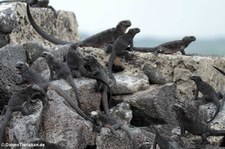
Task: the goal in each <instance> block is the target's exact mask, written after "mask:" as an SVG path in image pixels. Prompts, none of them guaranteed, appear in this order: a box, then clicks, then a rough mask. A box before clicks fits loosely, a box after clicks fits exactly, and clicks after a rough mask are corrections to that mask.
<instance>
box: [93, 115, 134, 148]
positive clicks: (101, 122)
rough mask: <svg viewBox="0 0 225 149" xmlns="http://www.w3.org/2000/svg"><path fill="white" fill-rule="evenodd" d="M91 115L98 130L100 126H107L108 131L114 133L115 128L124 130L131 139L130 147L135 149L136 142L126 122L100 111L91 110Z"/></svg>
mask: <svg viewBox="0 0 225 149" xmlns="http://www.w3.org/2000/svg"><path fill="white" fill-rule="evenodd" d="M91 117H92V118H93V120H94V122H95V124H96V125H97V126H99V127H98V129H99V130H98V131H100V129H101V128H102V127H106V128H109V129H110V131H111V132H112V133H113V134H114V135H115V134H116V131H115V130H117V129H122V130H124V131H125V132H126V133H127V135H128V137H129V139H130V140H131V141H132V149H137V144H136V142H135V139H134V136H133V134H132V132H131V131H130V128H129V126H127V125H126V124H122V123H121V122H119V120H117V119H116V118H115V117H113V116H109V115H106V114H103V113H102V112H100V111H92V112H91Z"/></svg>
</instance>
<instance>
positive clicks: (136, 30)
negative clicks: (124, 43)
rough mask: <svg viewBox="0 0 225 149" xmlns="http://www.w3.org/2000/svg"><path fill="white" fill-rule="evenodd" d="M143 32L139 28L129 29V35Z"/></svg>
mask: <svg viewBox="0 0 225 149" xmlns="http://www.w3.org/2000/svg"><path fill="white" fill-rule="evenodd" d="M140 31H141V30H140V29H139V28H131V29H129V31H128V34H131V35H136V34H137V33H139V32H140Z"/></svg>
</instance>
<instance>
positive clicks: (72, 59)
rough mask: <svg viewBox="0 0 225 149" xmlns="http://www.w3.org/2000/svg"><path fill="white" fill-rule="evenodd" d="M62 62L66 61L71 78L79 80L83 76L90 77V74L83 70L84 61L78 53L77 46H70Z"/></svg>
mask: <svg viewBox="0 0 225 149" xmlns="http://www.w3.org/2000/svg"><path fill="white" fill-rule="evenodd" d="M64 61H66V64H67V66H68V67H69V68H70V70H71V72H72V75H73V77H75V78H79V77H81V76H84V75H90V72H88V71H87V70H86V69H85V68H84V65H85V63H86V61H85V60H84V58H83V56H82V55H81V53H79V46H78V45H77V44H71V46H70V47H69V49H68V51H67V54H66V55H65V57H64Z"/></svg>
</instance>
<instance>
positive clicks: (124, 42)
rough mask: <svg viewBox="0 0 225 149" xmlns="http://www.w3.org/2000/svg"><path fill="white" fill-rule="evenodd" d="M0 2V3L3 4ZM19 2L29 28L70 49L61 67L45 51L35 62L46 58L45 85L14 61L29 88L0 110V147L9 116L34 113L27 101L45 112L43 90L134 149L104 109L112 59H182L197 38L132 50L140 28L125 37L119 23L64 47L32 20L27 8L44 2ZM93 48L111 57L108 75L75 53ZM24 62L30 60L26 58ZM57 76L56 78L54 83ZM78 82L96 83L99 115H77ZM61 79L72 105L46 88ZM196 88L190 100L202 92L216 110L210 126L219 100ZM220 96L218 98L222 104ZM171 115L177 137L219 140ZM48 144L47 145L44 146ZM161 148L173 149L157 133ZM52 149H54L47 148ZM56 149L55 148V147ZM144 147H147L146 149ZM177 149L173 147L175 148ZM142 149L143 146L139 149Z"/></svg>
mask: <svg viewBox="0 0 225 149" xmlns="http://www.w3.org/2000/svg"><path fill="white" fill-rule="evenodd" d="M3 2H16V0H14V1H3ZM3 2H0V4H1V3H3ZM21 2H26V3H27V7H26V8H27V15H28V19H29V21H30V23H31V25H32V26H33V28H34V29H35V30H36V31H37V32H38V33H39V34H40V35H41V36H42V37H43V38H45V39H46V40H48V41H50V42H52V43H54V44H69V49H68V51H67V53H66V55H64V61H59V60H57V59H56V58H55V57H54V55H53V54H52V53H50V52H47V51H44V52H42V53H41V54H40V55H39V56H41V57H43V58H45V60H46V62H47V64H48V66H49V69H50V78H49V80H45V79H44V78H43V77H42V76H40V75H39V74H38V73H36V72H35V71H34V70H33V69H32V68H31V67H29V65H28V64H27V63H25V62H20V61H18V62H17V64H16V68H17V69H18V70H19V73H20V75H21V80H20V81H19V82H18V84H24V83H25V82H26V83H28V84H29V85H31V86H29V87H27V88H25V89H22V90H20V91H18V92H16V93H14V94H13V95H12V97H11V99H10V100H9V103H8V106H5V108H4V110H3V114H5V115H4V116H3V120H2V122H1V125H0V126H1V127H0V143H2V142H3V138H4V132H5V127H6V126H7V124H8V121H9V119H10V116H11V113H12V112H14V111H21V112H22V114H23V115H27V114H30V113H32V112H33V111H29V107H30V101H31V100H32V99H34V98H37V97H38V98H40V99H41V100H42V101H43V104H44V107H47V106H48V105H49V102H48V98H47V94H46V92H47V90H49V89H53V90H55V91H56V92H57V93H58V94H59V95H60V96H62V97H64V98H65V101H64V103H65V104H66V105H67V106H69V107H70V108H71V109H73V110H74V111H76V112H77V113H78V114H80V115H81V116H82V117H83V118H84V119H86V120H88V121H90V122H91V123H92V124H93V127H94V128H97V130H99V129H101V127H108V128H109V129H110V130H111V132H112V134H114V135H115V134H116V130H117V129H119V128H120V129H123V130H124V131H126V133H127V135H128V137H129V138H130V140H131V142H132V148H133V149H137V148H138V146H137V144H136V142H135V140H134V137H133V134H132V132H131V131H130V129H129V127H128V126H127V125H125V124H122V123H121V122H120V121H119V120H117V119H116V118H115V116H114V115H113V114H111V112H110V106H109V103H110V102H111V97H112V91H111V87H112V86H114V85H115V84H116V80H115V78H114V76H113V73H112V65H113V63H114V61H115V58H116V57H125V58H126V59H129V56H130V55H129V54H130V53H129V52H132V51H138V52H154V53H155V54H158V53H162V54H173V53H176V52H178V51H180V52H181V53H182V54H183V55H185V52H184V49H185V48H186V47H188V45H189V44H190V43H191V42H193V41H195V40H196V38H195V37H194V36H186V37H184V38H183V39H182V40H176V41H171V42H167V43H164V44H161V45H158V46H156V47H153V48H150V47H146V48H145V47H134V44H133V38H134V36H135V35H136V34H137V33H139V32H140V29H139V28H131V29H129V30H128V31H127V32H126V30H127V29H128V28H129V27H130V26H131V22H130V21H129V20H123V21H120V22H119V23H118V24H117V25H116V27H114V28H109V29H107V30H104V31H102V32H100V33H97V34H95V35H93V36H91V37H88V38H86V39H84V40H83V41H80V42H72V41H71V42H68V41H63V40H61V39H57V38H55V37H53V36H51V35H49V34H48V33H46V32H45V31H44V30H42V29H41V27H39V26H38V25H37V24H36V22H35V20H34V19H33V17H32V15H31V12H30V6H31V7H49V5H48V4H49V1H48V0H46V1H38V0H30V1H29V0H25V1H22V0H21ZM89 46H91V47H94V48H105V47H106V48H107V50H106V51H108V52H110V56H109V60H108V74H109V76H108V74H107V71H105V69H104V67H103V66H102V65H101V64H100V63H99V62H98V60H97V59H96V58H95V57H94V56H91V55H88V56H85V57H84V56H83V54H82V52H81V51H80V47H89ZM28 57H30V56H29V55H28ZM215 68H216V69H217V70H218V71H219V72H221V73H222V74H223V75H225V72H223V71H222V70H221V69H219V68H217V67H215ZM55 76H56V77H55ZM79 77H88V78H92V79H96V80H97V85H96V91H98V92H100V93H101V98H102V100H101V101H102V104H101V108H100V109H101V111H99V112H97V114H96V113H95V115H94V116H93V117H91V116H89V115H88V114H86V113H84V112H83V111H82V110H81V108H80V107H81V106H80V99H79V94H80V93H79V90H78V88H77V86H76V84H75V82H74V79H73V78H79ZM108 77H111V79H112V80H113V81H112V82H110V80H108ZM61 78H62V79H64V80H66V81H67V83H68V84H69V85H71V87H72V88H73V90H74V92H75V95H76V99H75V100H76V101H77V103H78V106H77V104H76V103H75V102H74V99H72V98H71V97H69V95H68V94H67V93H66V92H64V91H63V90H62V89H60V88H59V87H58V86H55V85H53V84H51V81H52V80H53V79H61ZM190 79H191V80H193V81H194V82H195V84H196V87H197V89H196V92H195V93H196V94H195V97H194V99H198V93H199V92H201V93H202V95H203V99H205V101H206V102H212V103H214V104H215V105H216V110H215V114H214V115H213V117H212V118H211V119H210V120H209V121H208V122H211V121H212V120H213V119H214V118H215V117H216V116H217V114H218V113H219V111H220V109H221V107H222V106H221V104H220V102H219V94H218V93H216V91H215V89H214V88H213V87H212V86H211V85H210V84H208V83H207V82H205V81H203V80H202V79H201V77H199V76H192V77H190ZM224 99H225V96H223V100H224ZM172 109H173V110H174V111H175V115H176V118H177V121H178V123H179V125H180V127H181V134H182V135H183V134H184V132H185V130H187V131H188V132H190V133H192V134H194V135H200V136H201V137H202V140H203V143H208V141H207V137H208V136H224V135H225V131H224V130H213V129H210V128H209V127H208V126H207V125H206V124H204V123H202V122H199V121H197V120H193V118H192V117H190V116H188V115H187V114H186V112H185V109H184V108H183V107H181V106H178V105H174V106H173V108H172ZM46 144H48V142H46ZM157 144H158V146H159V147H160V148H176V147H174V146H173V145H171V141H170V139H168V138H166V137H164V136H162V135H161V134H160V133H159V132H156V138H155V143H154V144H153V148H156V146H157ZM50 145H53V146H54V145H56V144H50ZM56 146H57V145H56ZM148 146H149V145H148ZM176 146H177V145H176ZM142 148H143V146H142ZM177 148H179V147H177Z"/></svg>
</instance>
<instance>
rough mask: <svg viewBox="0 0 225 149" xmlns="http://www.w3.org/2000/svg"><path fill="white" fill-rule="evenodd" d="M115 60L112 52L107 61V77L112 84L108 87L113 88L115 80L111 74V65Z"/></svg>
mask: <svg viewBox="0 0 225 149" xmlns="http://www.w3.org/2000/svg"><path fill="white" fill-rule="evenodd" d="M115 58H116V54H115V52H114V51H112V53H111V54H110V57H109V61H108V71H109V76H110V78H111V79H112V83H111V84H110V86H114V85H115V84H116V79H115V77H114V76H113V74H112V65H113V63H114V60H115Z"/></svg>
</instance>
